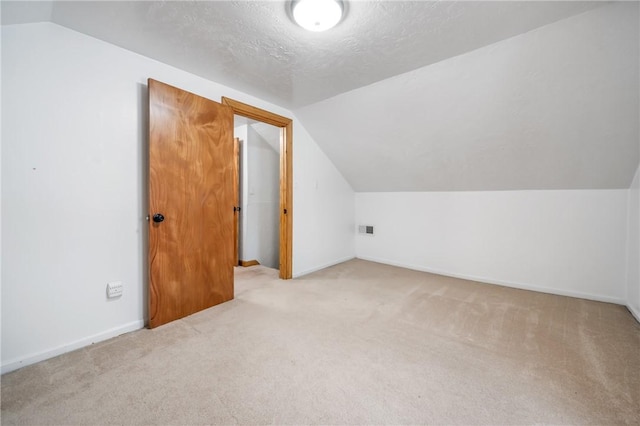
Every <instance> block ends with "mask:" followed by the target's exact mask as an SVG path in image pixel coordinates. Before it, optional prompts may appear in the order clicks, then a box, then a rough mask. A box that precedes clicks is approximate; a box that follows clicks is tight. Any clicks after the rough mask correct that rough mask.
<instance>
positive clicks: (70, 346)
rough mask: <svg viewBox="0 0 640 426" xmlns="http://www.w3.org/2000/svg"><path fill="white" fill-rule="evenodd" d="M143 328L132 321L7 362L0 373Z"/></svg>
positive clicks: (141, 322)
mask: <svg viewBox="0 0 640 426" xmlns="http://www.w3.org/2000/svg"><path fill="white" fill-rule="evenodd" d="M143 327H144V320H137V321H133V322H130V323H128V324H125V325H122V326H120V327H115V328H112V329H109V330H107V331H103V332H102V333H98V334H94V335H93V336H89V337H85V338H83V339H80V340H76V341H75V342H71V343H67V344H65V345H62V346H58V347H57V348H53V349H49V350H46V351H43V352H39V353H37V354H33V355H28V356H26V357H24V358H19V359H16V360H13V361H9V362H7V363H6V364H3V365H2V369H1V371H2V374H5V373H8V372H10V371H14V370H17V369H19V368H22V367H26V366H27V365H31V364H35V363H37V362H40V361H44V360H47V359H49V358H53V357H56V356H58V355H62V354H65V353H67V352H71V351H74V350H76V349H80V348H84V347H85V346H89V345H91V344H93V343H98V342H102V341H104V340H108V339H111V338H113V337H117V336H120V335H121V334H124V333H129V332H131V331H136V330H140V329H141V328H143Z"/></svg>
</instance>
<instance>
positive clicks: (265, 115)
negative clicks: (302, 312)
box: [221, 96, 293, 280]
mask: <svg viewBox="0 0 640 426" xmlns="http://www.w3.org/2000/svg"><path fill="white" fill-rule="evenodd" d="M221 103H222V104H223V105H227V106H229V107H231V109H232V110H233V113H234V114H236V115H240V116H242V117H246V118H250V119H252V120H256V121H261V122H263V123H266V124H271V125H272V126H276V127H279V128H280V278H281V279H284V280H287V279H290V278H292V276H293V274H292V269H293V262H292V257H293V255H292V254H293V151H292V146H293V120H291V119H290V118H287V117H283V116H281V115H278V114H274V113H272V112H269V111H266V110H264V109H260V108H256V107H254V106H252V105H248V104H245V103H243V102H240V101H236V100H233V99H230V98H227V97H224V96H223V97H222V101H221Z"/></svg>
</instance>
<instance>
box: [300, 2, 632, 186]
mask: <svg viewBox="0 0 640 426" xmlns="http://www.w3.org/2000/svg"><path fill="white" fill-rule="evenodd" d="M638 26H639V15H638V3H636V2H625V3H617V4H613V5H609V6H605V7H602V8H599V9H596V10H593V11H589V12H586V13H584V14H581V15H578V16H575V17H571V18H568V19H566V20H564V21H562V22H557V23H554V24H551V25H548V26H545V27H543V28H539V29H537V30H535V31H532V32H529V33H526V34H522V35H520V36H518V37H513V38H511V39H508V40H504V41H501V42H498V43H495V44H492V45H490V46H486V47H483V48H481V49H478V50H475V51H473V52H470V53H467V54H464V55H460V56H457V57H455V58H451V59H448V60H446V61H442V62H439V63H437V64H434V65H430V66H427V67H424V68H421V69H418V70H415V71H412V72H409V73H405V74H402V75H399V76H396V77H392V78H389V79H386V80H384V81H380V82H378V83H375V84H372V85H370V86H367V87H363V88H360V89H356V90H353V91H351V92H348V93H344V94H341V95H338V96H335V97H333V98H331V99H327V100H324V101H321V102H318V103H316V104H313V105H310V106H307V107H305V108H302V109H299V110H296V116H297V117H298V119H300V120H301V122H302V123H304V125H305V128H306V129H307V130H308V131H309V132H310V133H311V134H312V135H313V136H314V138H315V139H316V140H317V141H318V142H319V143H320V144H321V146H322V148H323V150H324V151H325V152H326V153H327V155H328V156H329V157H330V158H331V159H332V160H333V162H334V163H335V164H336V166H337V167H338V169H339V170H341V171H342V173H343V174H344V176H345V178H346V179H347V180H348V181H349V182H350V183H351V185H352V187H353V188H354V189H355V190H356V191H455V190H461V191H463V190H464V191H466V190H524V189H613V188H628V187H629V185H630V184H631V181H632V179H633V176H634V172H635V170H636V168H637V167H638V161H639V158H640V135H639V129H638V127H639V116H640V112H639V111H640V106H639V97H640V87H639V81H638V80H639V72H638V68H639V62H640V58H639V50H640V46H639V38H640V35H639V30H638Z"/></svg>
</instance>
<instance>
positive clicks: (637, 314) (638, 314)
mask: <svg viewBox="0 0 640 426" xmlns="http://www.w3.org/2000/svg"><path fill="white" fill-rule="evenodd" d="M627 309H628V310H629V312H631V315H633V317H634V318H635V319H636V321H638V322H640V311H638V310H637V309H635V308H634V307H633V306H631V305H629V304H627Z"/></svg>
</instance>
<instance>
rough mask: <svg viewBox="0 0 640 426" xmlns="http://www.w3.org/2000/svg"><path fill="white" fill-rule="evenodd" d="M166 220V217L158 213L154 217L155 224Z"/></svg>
mask: <svg viewBox="0 0 640 426" xmlns="http://www.w3.org/2000/svg"><path fill="white" fill-rule="evenodd" d="M163 220H164V216H162V215H161V214H160V213H156V214H154V215H153V221H154V222H155V223H160V222H162V221H163Z"/></svg>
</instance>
